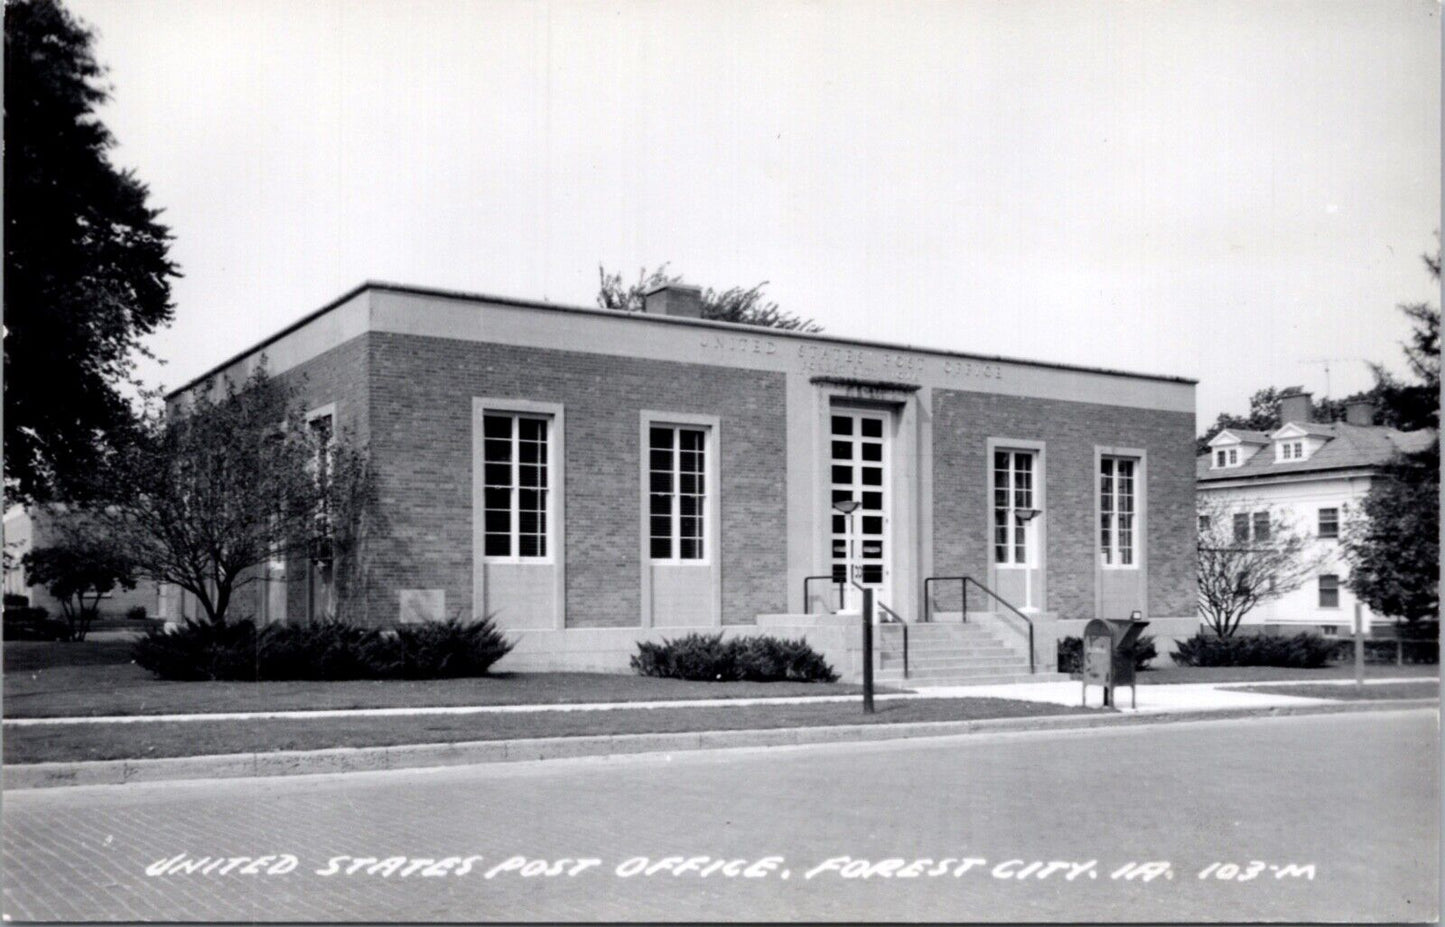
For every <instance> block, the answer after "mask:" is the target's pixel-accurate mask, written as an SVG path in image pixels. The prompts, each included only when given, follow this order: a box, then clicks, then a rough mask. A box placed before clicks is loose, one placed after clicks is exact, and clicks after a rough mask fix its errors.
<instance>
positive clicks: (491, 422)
mask: <svg viewBox="0 0 1445 927" xmlns="http://www.w3.org/2000/svg"><path fill="white" fill-rule="evenodd" d="M551 427H552V419H551V418H550V417H549V416H544V415H529V414H523V413H510V412H487V413H486V414H485V415H483V417H482V480H483V488H482V494H483V499H482V509H483V511H482V519H483V538H484V539H483V552H484V553H485V555H486V556H488V557H497V558H507V559H516V560H541V559H545V558H546V557H547V556H548V555H549V544H548V535H549V533H550V532H549V530H548V528H549V525H548V508H549V507H548V499H547V493H548V491H549V488H550V482H551V481H550V478H549V469H550V458H549V456H548V445H549V444H550V438H551Z"/></svg>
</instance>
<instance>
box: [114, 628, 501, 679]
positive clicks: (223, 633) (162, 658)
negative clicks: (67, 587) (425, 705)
mask: <svg viewBox="0 0 1445 927" xmlns="http://www.w3.org/2000/svg"><path fill="white" fill-rule="evenodd" d="M513 646H514V644H513V642H511V641H508V640H507V639H506V638H505V637H504V636H503V635H502V633H501V632H500V631H498V630H497V629H496V627H495V626H494V625H493V624H492V622H491V621H490V620H489V619H485V618H484V619H482V620H480V621H461V620H460V619H456V618H453V619H451V620H448V621H434V622H426V623H423V624H419V625H402V626H400V627H398V628H396V629H395V630H390V631H383V630H378V629H375V628H363V627H358V626H357V625H353V624H349V623H347V622H345V621H328V622H321V623H317V624H309V625H264V626H262V627H260V628H257V627H256V625H255V624H254V623H253V622H251V621H234V622H225V623H218V622H211V621H186V622H185V623H184V624H182V625H181V626H179V627H176V628H172V629H171V630H166V629H164V628H157V627H152V628H150V629H149V630H148V631H147V633H146V635H145V637H143V638H141V639H140V640H139V641H137V642H136V644H135V648H134V651H133V653H134V657H135V661H136V663H137V664H139V665H140V666H142V667H144V668H146V669H148V670H150V671H151V672H153V673H155V674H156V675H157V676H159V677H160V678H162V679H171V680H188V681H199V680H232V681H243V682H255V681H263V680H274V681H280V680H341V679H449V678H457V677H469V676H482V675H485V674H486V673H487V671H488V670H489V669H490V668H491V666H492V664H494V663H496V662H497V661H498V660H500V659H501V658H502V657H504V656H506V655H507V653H508V652H509V651H510V650H511V649H512V647H513Z"/></svg>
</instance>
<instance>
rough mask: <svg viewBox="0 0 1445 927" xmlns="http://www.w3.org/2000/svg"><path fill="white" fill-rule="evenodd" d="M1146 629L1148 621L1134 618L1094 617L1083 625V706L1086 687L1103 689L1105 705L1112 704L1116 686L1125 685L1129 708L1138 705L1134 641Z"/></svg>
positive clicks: (1086, 698)
mask: <svg viewBox="0 0 1445 927" xmlns="http://www.w3.org/2000/svg"><path fill="white" fill-rule="evenodd" d="M1135 614H1138V613H1137V612H1136V613H1135ZM1148 626H1149V622H1147V621H1139V620H1138V619H1134V618H1129V619H1124V620H1119V619H1114V618H1095V619H1094V620H1092V621H1090V622H1089V623H1088V624H1087V625H1085V626H1084V659H1083V664H1084V665H1083V671H1084V672H1083V676H1084V686H1083V690H1082V691H1083V703H1084V704H1088V699H1089V686H1091V685H1093V686H1101V687H1102V688H1103V690H1104V705H1105V706H1110V705H1113V704H1114V687H1115V686H1128V687H1129V707H1131V708H1133V707H1135V706H1137V705H1138V692H1139V687H1138V685H1137V684H1136V683H1135V681H1134V642H1135V641H1136V640H1138V639H1139V635H1140V634H1141V633H1142V632H1143V630H1144V629H1145V628H1147V627H1148Z"/></svg>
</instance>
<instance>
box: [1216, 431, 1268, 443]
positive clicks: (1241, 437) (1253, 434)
mask: <svg viewBox="0 0 1445 927" xmlns="http://www.w3.org/2000/svg"><path fill="white" fill-rule="evenodd" d="M1226 436H1227V437H1226ZM1220 438H1226V440H1227V439H1228V438H1233V439H1235V440H1236V441H1238V442H1239V443H1240V444H1268V443H1269V435H1267V434H1265V433H1264V432H1262V431H1249V430H1247V429H1244V428H1226V429H1224V430H1223V431H1221V432H1220V433H1219V434H1217V435H1215V436H1214V437H1212V438H1210V439H1209V445H1210V447H1213V446H1214V445H1215V444H1223V443H1225V442H1224V441H1220V440H1219V439H1220Z"/></svg>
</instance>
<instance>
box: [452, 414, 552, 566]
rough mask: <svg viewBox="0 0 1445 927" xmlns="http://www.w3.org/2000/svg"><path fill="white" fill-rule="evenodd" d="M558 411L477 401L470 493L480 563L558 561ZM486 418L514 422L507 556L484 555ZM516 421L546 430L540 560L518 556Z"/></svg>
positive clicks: (519, 514)
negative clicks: (541, 425) (535, 423)
mask: <svg viewBox="0 0 1445 927" xmlns="http://www.w3.org/2000/svg"><path fill="white" fill-rule="evenodd" d="M560 410H561V407H560V406H555V405H552V404H550V403H535V402H527V401H523V400H510V401H506V400H489V401H481V400H478V401H477V403H476V409H475V411H476V435H475V441H476V447H475V452H474V453H475V455H476V457H475V460H476V470H475V473H474V476H473V492H474V493H475V494H476V495H475V498H474V501H473V506H474V510H475V513H476V516H475V517H476V518H477V524H476V533H475V537H476V541H475V543H478V544H480V545H481V548H480V551H481V557H482V562H483V563H486V564H500V563H516V564H538V565H550V564H553V563H555V562H556V561H557V548H558V544H559V543H560V542H561V537H560V535H559V533H558V530H557V527H558V525H559V524H560V520H559V509H560V499H561V495H562V494H561V492H559V488H560V486H561V482H560V481H561V477H562V472H561V466H560V452H561V447H560V442H559V440H558V436H559V433H560V428H559V425H560V419H561V415H560ZM489 415H491V416H508V417H510V418H512V419H513V421H514V424H513V426H512V435H511V441H512V452H511V461H510V463H511V466H512V482H511V487H510V488H511V491H512V496H511V510H510V524H509V530H510V532H511V541H510V544H509V546H508V549H509V551H510V553H507V554H488V553H487V552H486V549H487V548H486V544H487V528H486V512H487V505H486V489H487V482H486V466H487V457H486V420H487V416H489ZM519 419H531V420H533V421H542V422H544V423H545V424H546V428H547V463H546V486H544V487H543V488H542V491H543V493H544V498H545V500H546V506H547V515H546V518H545V527H544V532H545V533H544V535H543V537H544V538H545V547H546V553H545V554H543V555H542V556H522V554H521V553H520V549H521V546H520V543H519V539H520V534H519V531H520V528H521V513H520V509H519V508H518V505H519V503H520V491H521V488H522V487H521V485H520V482H519V480H518V474H517V468H518V466H520V461H519V460H518V457H519V455H518V442H519V440H520V437H519V436H520V429H519V427H518V426H517V425H516V424H515V422H516V421H517V420H519Z"/></svg>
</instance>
